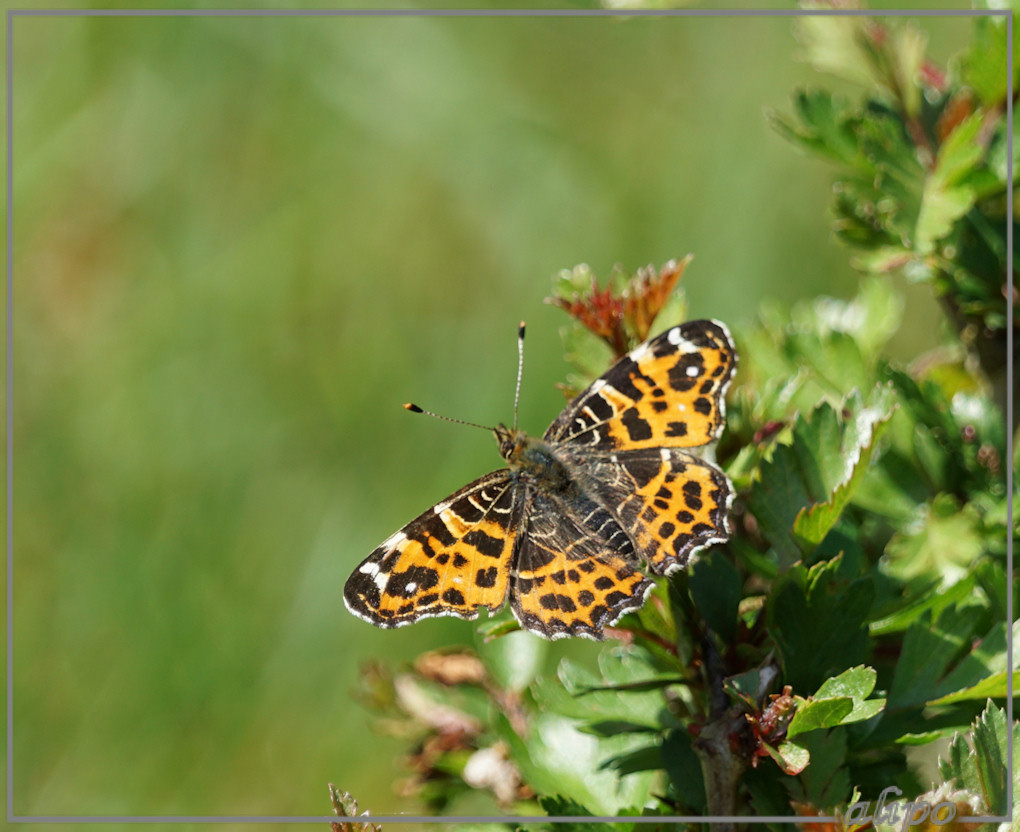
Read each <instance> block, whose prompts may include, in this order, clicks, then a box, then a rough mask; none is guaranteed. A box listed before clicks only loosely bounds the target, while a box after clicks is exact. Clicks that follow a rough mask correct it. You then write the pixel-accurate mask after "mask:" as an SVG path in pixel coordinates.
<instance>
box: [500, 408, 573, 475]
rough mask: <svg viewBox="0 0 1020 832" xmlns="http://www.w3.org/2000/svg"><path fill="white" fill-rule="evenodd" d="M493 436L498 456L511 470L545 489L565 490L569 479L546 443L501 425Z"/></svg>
mask: <svg viewBox="0 0 1020 832" xmlns="http://www.w3.org/2000/svg"><path fill="white" fill-rule="evenodd" d="M494 433H495V435H496V441H497V442H498V443H499V453H500V456H502V457H503V459H505V460H506V461H507V464H508V465H509V466H510V469H511V470H513V471H519V472H521V473H523V474H525V475H529V476H530V477H531V478H533V479H534V480H535V481H537V483H539V484H541V485H542V486H543V487H544V488H546V489H552V490H563V489H566V488H568V487H569V485H570V483H571V478H570V475H569V474H568V473H567V469H566V468H565V467H564V466H563V463H562V462H561V461H560V460H559V458H558V457H557V456H556V452H555V451H554V450H553V447H552V446H551V445H550V444H549V443H548V442H545V441H543V440H541V439H535V438H534V437H531V436H528V435H527V434H526V433H525V432H524V431H522V430H518V429H517V428H508V427H507V426H506V425H503V424H500V425H498V426H497V427H496V430H495V431H494Z"/></svg>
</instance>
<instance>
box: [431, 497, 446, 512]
mask: <svg viewBox="0 0 1020 832" xmlns="http://www.w3.org/2000/svg"><path fill="white" fill-rule="evenodd" d="M449 507H450V501H449V500H443V502H441V503H436V504H435V505H434V506H432V510H433V511H434V512H435V513H436V514H442V513H443V512H444V511H446V510H447V509H448V508H449Z"/></svg>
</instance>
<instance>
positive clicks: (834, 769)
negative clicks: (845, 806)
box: [786, 731, 850, 809]
mask: <svg viewBox="0 0 1020 832" xmlns="http://www.w3.org/2000/svg"><path fill="white" fill-rule="evenodd" d="M798 742H799V743H800V744H801V745H802V746H803V747H804V748H805V749H807V752H808V754H809V756H810V760H811V765H809V766H808V767H807V768H805V769H804V771H802V772H801V774H800V776H799V777H798V778H797V779H796V780H793V781H787V782H786V785H787V788H789V789H790V792H791V795H792V796H793V797H794V798H795V799H797V800H799V801H800V802H802V803H810V804H811V805H812V806H816V807H818V808H820V809H822V808H830V807H833V806H835V805H836V804H838V803H842V802H843V801H844V800H846V798H847V796H848V795H849V793H850V772H849V770H848V769H847V766H846V763H847V741H846V732H845V731H829V732H827V733H818V734H812V735H811V736H808V737H803V738H802V739H800V740H798Z"/></svg>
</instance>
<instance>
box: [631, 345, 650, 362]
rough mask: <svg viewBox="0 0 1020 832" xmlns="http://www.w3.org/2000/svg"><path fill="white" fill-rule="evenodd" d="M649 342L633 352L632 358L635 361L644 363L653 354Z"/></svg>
mask: <svg viewBox="0 0 1020 832" xmlns="http://www.w3.org/2000/svg"><path fill="white" fill-rule="evenodd" d="M651 352H652V351H651V350H650V349H649V348H648V344H647V342H646V343H644V344H641V345H640V346H637V347H635V348H634V349H633V350H631V353H630V357H631V358H632V359H634V360H635V361H644V360H645V359H646V358H648V356H649V355H650V354H651Z"/></svg>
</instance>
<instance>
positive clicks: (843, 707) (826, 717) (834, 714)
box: [786, 696, 854, 739]
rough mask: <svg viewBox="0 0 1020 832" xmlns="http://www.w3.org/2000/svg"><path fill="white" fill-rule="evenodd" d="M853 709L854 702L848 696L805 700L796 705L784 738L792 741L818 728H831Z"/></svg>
mask: <svg viewBox="0 0 1020 832" xmlns="http://www.w3.org/2000/svg"><path fill="white" fill-rule="evenodd" d="M853 709H854V700H853V699H851V698H850V697H849V696H836V697H831V698H828V699H817V700H813V699H807V700H804V701H803V703H801V704H798V706H797V712H796V713H795V714H794V715H793V719H792V720H791V722H790V727H789V728H788V729H787V731H786V736H787V737H789V738H790V739H793V738H794V737H796V736H797V735H798V734H806V733H807V732H808V731H814V730H816V729H818V728H832V727H834V726H836V725H839V724H840V723H842V722H843V718H844V717H846V716H847V715H848V714H850V712H851V711H853Z"/></svg>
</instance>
